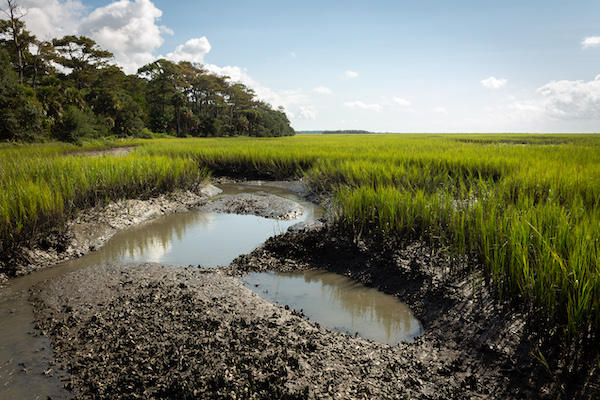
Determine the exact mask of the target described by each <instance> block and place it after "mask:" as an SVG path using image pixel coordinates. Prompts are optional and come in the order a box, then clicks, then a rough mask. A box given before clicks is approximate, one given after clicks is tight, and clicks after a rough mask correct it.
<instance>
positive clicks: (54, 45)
mask: <svg viewBox="0 0 600 400" xmlns="http://www.w3.org/2000/svg"><path fill="white" fill-rule="evenodd" d="M19 18H20V17H17V18H15V19H14V20H11V21H4V20H0V33H3V34H4V36H2V35H0V51H1V52H2V54H1V55H0V58H1V59H2V60H1V62H0V63H1V65H0V72H2V76H1V77H0V115H1V118H2V120H1V121H0V122H1V123H2V127H0V139H4V140H16V141H28V142H30V141H36V140H44V139H46V138H48V137H50V138H52V139H56V140H61V141H69V142H77V141H79V140H81V139H82V138H86V137H90V138H97V137H102V136H106V135H112V136H116V137H119V138H124V137H137V136H139V135H140V134H141V133H142V132H144V129H145V128H148V129H150V130H151V131H153V132H156V133H159V134H162V135H176V136H180V137H187V136H195V137H198V136H210V137H220V136H238V135H245V136H285V135H293V134H294V131H293V129H292V128H291V127H290V126H289V121H288V120H287V118H286V117H285V114H284V113H283V112H282V110H273V109H272V108H271V107H270V106H269V105H267V104H264V103H262V102H259V101H256V100H255V99H254V92H253V91H252V90H251V89H249V88H247V87H245V86H244V85H242V84H241V83H231V82H230V81H229V79H228V77H224V76H217V75H214V74H210V73H208V72H207V71H206V70H205V69H204V68H203V67H202V66H200V65H197V64H193V63H190V62H180V63H173V62H171V61H168V60H164V59H161V60H157V61H155V62H153V63H150V64H148V65H146V66H144V67H142V68H140V70H139V71H138V74H137V75H131V76H126V75H125V74H124V73H123V71H121V69H120V68H118V67H117V66H115V65H110V62H111V60H112V58H113V55H112V54H111V53H110V52H108V51H106V50H103V49H101V48H100V47H99V46H98V45H97V44H96V42H94V41H93V40H92V39H90V38H87V37H85V36H72V35H71V36H65V37H63V38H55V39H52V40H51V41H49V42H41V41H38V40H37V39H36V38H35V36H32V35H30V34H29V32H28V31H27V30H26V29H25V25H24V24H23V22H22V21H20V19H19ZM13 32H14V33H15V35H16V36H15V35H13ZM34 48H36V49H37V51H36V52H35V53H36V54H32V53H31V52H30V49H34ZM57 64H58V65H60V66H61V68H60V72H58V71H57V70H56V69H55V66H56V65H57ZM17 73H18V74H17ZM15 74H16V75H15ZM251 112H255V113H254V114H249V113H251ZM248 115H252V116H253V117H254V118H253V120H252V121H250V120H249V118H248ZM49 134H50V135H49ZM144 135H145V136H148V134H147V132H146V133H144Z"/></svg>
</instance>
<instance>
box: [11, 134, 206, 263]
mask: <svg viewBox="0 0 600 400" xmlns="http://www.w3.org/2000/svg"><path fill="white" fill-rule="evenodd" d="M93 149H97V148H96V147H94V148H93ZM75 150H77V152H76V153H74V151H75ZM0 154H1V160H2V161H1V162H0V172H1V175H0V184H1V187H2V191H1V192H0V252H2V253H3V254H7V253H10V250H11V249H15V248H16V247H18V246H23V245H29V244H32V243H35V242H36V241H39V240H40V238H41V237H43V236H44V235H45V234H47V233H48V232H49V231H50V230H52V229H56V228H58V229H60V227H61V226H62V225H63V224H64V223H65V222H66V220H68V219H69V218H70V217H72V216H73V215H74V214H75V213H76V212H77V211H78V210H81V209H85V208H89V207H93V206H96V205H99V204H104V203H106V202H108V201H111V200H117V199H123V198H149V197H152V196H155V195H158V194H160V193H165V192H168V191H172V190H174V189H176V188H191V187H193V186H194V185H197V184H198V183H199V182H200V181H201V180H202V179H203V178H204V177H206V175H207V171H206V170H200V169H198V168H197V166H196V164H195V163H193V162H191V161H190V160H185V159H181V158H169V157H166V156H160V157H159V156H144V155H137V154H130V155H127V156H121V157H111V156H103V157H89V156H87V155H85V153H81V152H80V148H77V147H71V146H56V145H50V146H31V147H29V146H28V147H24V148H3V149H0Z"/></svg>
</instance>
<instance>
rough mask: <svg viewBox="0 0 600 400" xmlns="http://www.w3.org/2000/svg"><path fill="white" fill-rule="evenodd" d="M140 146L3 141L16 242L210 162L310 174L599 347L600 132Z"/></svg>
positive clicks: (0, 206) (150, 191)
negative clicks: (115, 148)
mask: <svg viewBox="0 0 600 400" xmlns="http://www.w3.org/2000/svg"><path fill="white" fill-rule="evenodd" d="M136 144H137V145H138V147H137V148H136V150H135V151H134V152H133V153H131V154H130V155H128V156H124V157H119V158H118V159H117V158H110V157H99V158H94V159H92V158H89V157H83V156H74V155H69V153H70V152H71V151H72V149H63V148H59V147H57V146H37V147H36V146H33V147H25V148H20V149H18V150H14V149H10V148H2V147H0V154H1V157H2V158H1V161H0V172H1V173H2V178H1V179H2V187H3V189H4V190H2V192H1V194H0V202H1V203H0V218H1V226H0V238H1V240H2V243H3V244H2V246H4V247H6V246H7V243H18V242H22V241H23V240H25V239H23V237H35V236H36V235H35V234H38V235H39V234H40V233H41V232H43V231H44V229H48V228H49V227H50V226H53V224H55V222H56V221H63V220H64V219H65V218H66V217H68V216H69V215H72V213H73V212H74V210H77V209H80V208H85V207H88V206H90V205H94V204H96V203H98V202H103V201H107V200H110V199H115V198H121V197H132V196H136V197H140V196H141V197H149V196H152V195H154V194H157V193H159V192H162V191H168V190H171V189H172V188H175V187H181V186H183V187H185V186H186V185H193V184H194V182H197V181H198V179H199V178H201V177H202V176H205V175H206V173H207V172H206V171H207V170H210V171H212V172H214V173H215V174H226V175H239V176H245V177H253V178H294V177H302V178H303V179H304V180H305V181H306V182H307V184H308V185H309V186H310V187H311V188H312V189H313V190H314V191H316V192H327V193H333V194H334V196H335V198H336V202H337V205H338V221H337V222H338V224H339V225H340V226H342V227H345V228H346V229H348V230H350V231H351V232H354V233H355V234H357V235H359V234H360V235H364V236H372V237H376V236H378V235H379V236H381V235H383V236H390V237H397V238H402V237H411V238H417V239H419V238H420V239H423V240H429V241H436V242H438V243H440V244H442V245H444V246H446V247H448V248H450V249H452V250H453V251H455V252H456V253H458V254H463V255H466V256H467V257H466V259H468V260H473V262H475V261H477V264H476V265H471V266H470V267H472V268H478V269H479V270H480V272H481V275H483V276H485V277H486V279H487V280H488V282H493V283H494V284H495V285H496V286H497V288H498V292H499V294H500V295H501V296H502V297H503V298H513V299H519V300H518V301H519V302H520V303H521V305H522V307H524V308H527V309H531V310H534V312H533V314H534V315H535V316H536V318H537V320H538V321H542V322H540V323H539V326H540V329H541V330H542V331H544V330H545V332H557V334H558V335H560V336H561V338H562V340H564V341H565V343H566V344H565V347H568V346H569V345H570V343H579V342H582V341H583V342H586V343H587V344H588V345H591V346H595V348H596V349H598V345H597V344H594V343H596V341H597V339H598V333H599V331H600V314H599V310H600V307H599V305H600V278H599V277H600V243H599V239H600V136H598V135H353V136H348V135H331V136H330V135H298V136H295V137H287V138H268V139H267V138H265V139H249V138H229V139H186V140H153V141H147V142H139V143H136ZM32 233H33V234H32ZM19 238H20V239H19ZM590 332H591V333H590ZM590 343H591V344H590Z"/></svg>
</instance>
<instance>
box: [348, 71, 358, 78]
mask: <svg viewBox="0 0 600 400" xmlns="http://www.w3.org/2000/svg"><path fill="white" fill-rule="evenodd" d="M346 78H358V72H354V71H346Z"/></svg>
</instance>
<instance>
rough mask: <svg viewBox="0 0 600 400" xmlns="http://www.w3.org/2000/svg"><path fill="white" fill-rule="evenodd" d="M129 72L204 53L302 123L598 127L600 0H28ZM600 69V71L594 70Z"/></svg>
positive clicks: (32, 19)
mask: <svg viewBox="0 0 600 400" xmlns="http://www.w3.org/2000/svg"><path fill="white" fill-rule="evenodd" d="M20 4H21V5H22V7H23V8H26V9H27V10H28V14H27V16H26V17H25V20H26V23H27V27H28V28H29V29H30V30H32V31H33V32H34V33H35V34H36V35H38V37H42V38H43V37H48V36H49V37H59V36H62V35H66V34H78V35H86V36H90V37H92V38H93V39H95V40H96V41H97V42H98V43H99V44H100V45H101V46H102V47H103V48H106V49H107V50H110V51H112V52H113V53H114V54H115V56H116V62H117V63H118V64H119V65H121V66H122V67H123V69H124V70H125V71H126V72H127V73H135V71H136V70H137V68H139V67H140V66H142V65H144V64H146V63H148V62H151V61H153V60H154V59H157V58H159V57H164V58H168V59H171V60H173V61H180V60H183V59H186V60H190V61H195V62H199V63H202V64H204V65H205V66H206V67H207V68H208V69H209V70H211V71H213V72H214V73H218V74H222V75H228V76H230V77H231V79H232V80H234V81H241V82H242V83H244V84H246V85H248V86H250V87H252V88H253V89H254V90H255V91H256V94H257V96H259V97H261V98H262V99H264V100H266V101H267V102H269V103H271V104H272V105H273V106H275V107H278V106H283V107H284V108H285V110H286V112H287V114H288V117H289V118H290V121H291V123H292V126H293V127H294V128H295V129H296V130H321V129H326V130H337V129H365V130H370V131H377V132H536V133H537V132H600V20H599V16H600V2H599V1H597V0H594V1H591V0H590V1H588V0H585V1H577V0H575V1H570V2H567V1H565V0H561V1H554V0H545V1H537V0H527V1H523V0H519V1H513V0H507V1H503V2H498V1H486V0H478V1H461V0H458V1H452V2H450V1H447V0H445V1H428V0H422V1H414V0H411V1H403V0H396V1H381V0H371V1H368V2H367V1H344V2H333V1H327V0H320V1H312V0H305V1H297V2H286V1H281V0H279V1H272V0H244V1H238V0H231V1H221V0H204V1H182V0H120V1H109V0H21V1H20ZM597 77H598V78H597Z"/></svg>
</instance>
